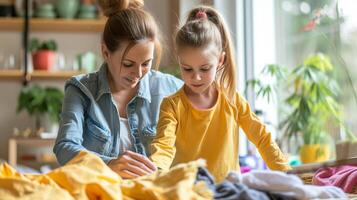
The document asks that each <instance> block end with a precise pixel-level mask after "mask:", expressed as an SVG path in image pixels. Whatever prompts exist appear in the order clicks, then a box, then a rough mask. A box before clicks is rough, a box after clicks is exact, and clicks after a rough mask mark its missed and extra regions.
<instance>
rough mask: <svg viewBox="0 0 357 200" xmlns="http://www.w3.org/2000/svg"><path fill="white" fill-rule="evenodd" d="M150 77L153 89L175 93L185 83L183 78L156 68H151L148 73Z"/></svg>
mask: <svg viewBox="0 0 357 200" xmlns="http://www.w3.org/2000/svg"><path fill="white" fill-rule="evenodd" d="M148 77H149V83H150V88H151V89H152V90H153V91H163V92H168V93H173V92H176V91H177V90H178V89H180V88H181V87H182V85H183V81H182V80H181V79H178V78H176V77H175V76H173V75H171V74H166V73H162V72H160V71H156V70H151V71H150V72H149V73H148Z"/></svg>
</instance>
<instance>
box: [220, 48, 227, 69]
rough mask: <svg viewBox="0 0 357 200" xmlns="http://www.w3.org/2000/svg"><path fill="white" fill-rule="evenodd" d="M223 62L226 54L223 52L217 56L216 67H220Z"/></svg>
mask: <svg viewBox="0 0 357 200" xmlns="http://www.w3.org/2000/svg"><path fill="white" fill-rule="evenodd" d="M225 60H226V52H224V51H223V52H222V53H221V55H220V56H219V63H218V66H222V65H223V63H224V61H225Z"/></svg>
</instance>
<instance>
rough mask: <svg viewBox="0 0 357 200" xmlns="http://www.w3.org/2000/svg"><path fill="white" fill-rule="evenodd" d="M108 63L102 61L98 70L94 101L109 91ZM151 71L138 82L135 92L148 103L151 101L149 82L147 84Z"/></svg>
mask: <svg viewBox="0 0 357 200" xmlns="http://www.w3.org/2000/svg"><path fill="white" fill-rule="evenodd" d="M107 74H108V65H107V63H103V64H102V66H101V67H100V69H99V71H98V86H99V91H98V96H97V98H96V101H98V100H99V99H100V97H101V96H102V95H103V94H107V93H109V94H110V93H111V92H110V87H109V80H108V76H107ZM150 74H151V71H149V72H148V74H146V75H145V76H144V77H143V78H142V79H141V80H140V82H139V89H138V93H137V95H136V96H137V97H141V98H143V99H146V100H147V101H148V102H149V103H151V93H150V84H149V76H150Z"/></svg>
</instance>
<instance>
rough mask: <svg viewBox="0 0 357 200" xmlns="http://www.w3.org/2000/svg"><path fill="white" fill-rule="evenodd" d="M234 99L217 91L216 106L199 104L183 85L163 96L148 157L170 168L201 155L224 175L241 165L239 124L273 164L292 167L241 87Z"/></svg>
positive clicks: (213, 170) (215, 171)
mask: <svg viewBox="0 0 357 200" xmlns="http://www.w3.org/2000/svg"><path fill="white" fill-rule="evenodd" d="M233 102H235V103H234V104H232V103H231V102H230V101H228V99H227V97H226V96H225V95H224V94H223V93H222V92H221V91H219V95H218V98H217V102H216V104H215V105H214V106H213V107H212V108H210V109H206V110H198V109H195V108H194V107H193V106H192V105H191V103H190V102H189V100H188V98H187V96H186V94H185V92H184V90H183V88H181V89H180V90H179V91H178V92H177V93H176V94H174V95H172V96H169V97H167V98H165V99H164V100H163V102H162V104H161V108H160V117H159V122H158V126H157V136H156V138H155V139H154V140H153V142H152V144H151V156H150V159H151V160H152V161H153V162H154V163H155V164H156V165H157V166H158V167H159V168H161V169H165V170H166V169H169V168H170V167H171V166H175V165H177V164H179V163H184V162H188V161H192V160H196V159H198V158H203V159H205V160H206V161H207V168H208V170H209V171H210V172H211V173H212V174H213V175H214V176H215V178H216V180H217V181H221V180H223V179H224V178H225V177H226V175H227V173H228V172H229V171H231V170H239V162H238V143H239V141H238V129H239V127H241V128H242V129H243V131H244V132H245V134H246V135H247V138H248V139H249V140H250V141H251V142H253V143H254V144H255V145H256V147H257V148H258V150H259V152H260V154H261V155H262V157H263V159H264V161H265V162H266V164H267V165H268V167H269V168H270V169H273V170H284V171H285V170H288V169H290V167H289V165H288V164H287V161H286V158H285V157H284V155H283V154H282V152H281V151H280V149H279V147H278V146H277V145H276V143H275V142H274V140H273V139H272V137H271V133H270V132H269V131H268V130H267V128H266V126H265V125H264V124H262V122H261V121H260V120H259V119H258V118H257V117H256V115H255V114H254V113H253V112H251V110H250V107H249V104H248V102H247V101H246V100H245V99H244V98H243V97H242V96H241V95H240V94H239V93H238V92H236V94H235V95H234V101H233Z"/></svg>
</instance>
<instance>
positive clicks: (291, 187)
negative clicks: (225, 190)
mask: <svg viewBox="0 0 357 200" xmlns="http://www.w3.org/2000/svg"><path fill="white" fill-rule="evenodd" d="M227 180H228V181H231V182H233V183H242V184H244V185H246V186H248V187H249V188H253V189H257V190H262V191H268V192H270V193H275V194H281V195H285V196H287V197H294V198H297V199H327V198H347V196H346V194H345V193H344V192H343V191H342V190H341V189H340V188H337V187H334V186H314V185H304V184H303V182H302V181H301V179H300V178H299V177H297V176H295V175H292V174H286V173H284V172H280V171H268V170H265V171H261V170H256V171H251V172H249V173H245V174H240V173H239V172H230V173H229V174H228V176H227Z"/></svg>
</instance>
